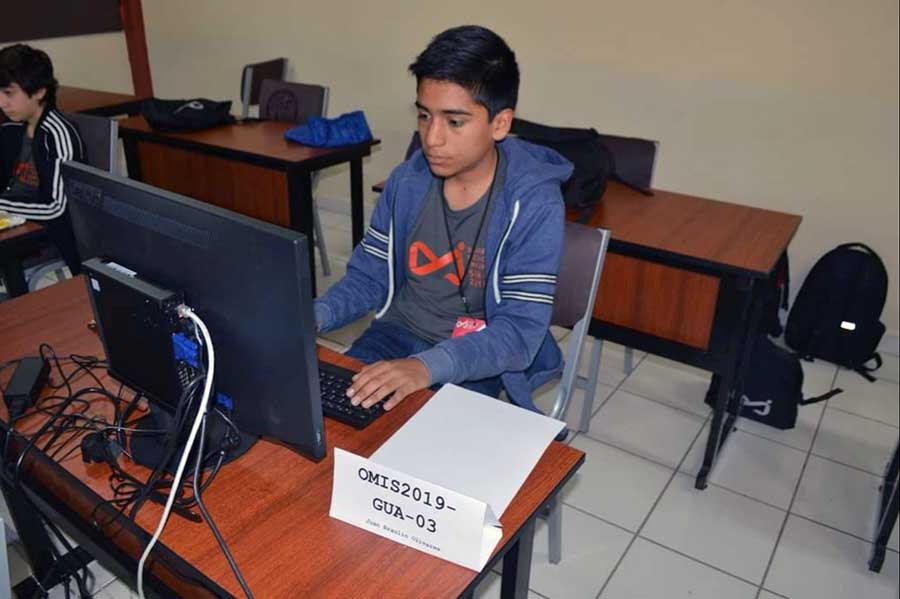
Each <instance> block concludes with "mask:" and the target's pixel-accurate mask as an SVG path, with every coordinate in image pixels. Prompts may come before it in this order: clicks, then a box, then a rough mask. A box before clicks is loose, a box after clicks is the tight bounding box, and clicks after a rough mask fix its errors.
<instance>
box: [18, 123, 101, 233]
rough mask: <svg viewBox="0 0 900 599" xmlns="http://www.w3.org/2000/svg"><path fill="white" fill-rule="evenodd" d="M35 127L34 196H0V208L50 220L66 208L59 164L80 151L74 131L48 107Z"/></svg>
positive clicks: (76, 155) (80, 143)
mask: <svg viewBox="0 0 900 599" xmlns="http://www.w3.org/2000/svg"><path fill="white" fill-rule="evenodd" d="M39 127H40V135H39V136H38V135H37V134H36V135H35V138H36V139H35V141H36V143H35V153H34V155H33V158H34V161H35V166H36V168H37V170H38V176H39V178H40V181H39V184H38V187H39V189H38V196H37V197H36V198H35V199H34V201H31V202H29V201H22V200H21V199H17V198H10V199H3V198H0V210H6V211H7V212H11V213H15V214H21V215H22V216H24V217H26V218H29V219H32V220H52V219H54V218H58V217H60V216H62V214H63V212H65V210H66V192H65V184H64V181H63V178H62V172H61V170H60V166H61V165H62V163H63V162H65V161H67V160H80V159H81V158H82V156H83V155H84V151H83V147H82V142H81V137H80V136H79V135H78V132H77V131H76V130H75V128H74V127H73V126H72V125H71V124H70V123H69V122H68V121H66V120H65V119H63V117H62V116H60V114H59V113H58V112H57V111H55V110H52V109H51V110H49V111H48V112H47V114H46V115H45V116H44V118H43V119H42V120H41V122H40V125H39ZM24 143H29V141H28V140H25V141H24Z"/></svg>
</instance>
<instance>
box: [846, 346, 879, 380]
mask: <svg viewBox="0 0 900 599" xmlns="http://www.w3.org/2000/svg"><path fill="white" fill-rule="evenodd" d="M872 360H875V366H866V364H868V363H869V362H871V361H872ZM882 364H883V362H882V361H881V354H879V353H878V352H875V353H874V354H872V355H871V356H869V359H868V360H866V361H865V362H863V363H862V364H860V365H859V366H857V367H856V368H854V369H853V372H855V373H857V374H858V375H859V376H861V377H863V378H864V379H866V380H867V381H869V382H870V383H874V382H875V377H874V376H872V375H871V374H869V373H870V372H875V371H876V370H878V369H879V368H881V365H882Z"/></svg>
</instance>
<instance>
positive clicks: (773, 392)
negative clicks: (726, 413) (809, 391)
mask: <svg viewBox="0 0 900 599" xmlns="http://www.w3.org/2000/svg"><path fill="white" fill-rule="evenodd" d="M719 384H720V381H719V377H718V375H715V376H713V377H712V381H711V382H710V384H709V390H708V391H707V392H706V400H705V401H706V403H707V404H709V405H710V406H713V405H715V401H716V397H717V395H718V393H719ZM841 392H842V390H841V389H834V390H832V391H829V392H828V393H825V394H824V395H820V396H818V397H809V398H805V399H804V397H803V367H802V366H801V365H800V359H799V358H798V357H797V356H796V354H792V353H791V352H789V351H787V350H786V349H783V348H781V347H779V346H777V345H775V344H774V343H773V342H772V340H771V339H769V337H768V336H767V335H765V334H762V335H760V336H759V337H758V338H757V340H756V343H755V344H754V346H753V355H752V356H751V357H750V365H749V369H748V370H747V372H746V373H745V374H744V388H743V393H741V396H740V398H739V399H740V401H741V417H742V418H749V419H750V420H756V421H757V422H762V423H763V424H767V425H769V426H773V427H775V428H780V429H783V430H784V429H789V428H794V425H795V424H796V423H797V407H798V406H805V405H809V404H814V403H817V402H820V401H825V400H826V399H829V398H831V397H834V396H835V395H837V394H838V393H841Z"/></svg>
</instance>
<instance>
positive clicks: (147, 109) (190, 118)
mask: <svg viewBox="0 0 900 599" xmlns="http://www.w3.org/2000/svg"><path fill="white" fill-rule="evenodd" d="M141 115H142V116H143V117H144V118H145V119H147V122H148V123H149V124H150V126H151V127H153V128H154V129H158V130H160V131H199V130H201V129H209V128H211V127H215V126H217V125H227V124H230V123H233V122H234V117H233V116H231V101H227V102H215V101H213V100H207V99H206V98H195V99H193V100H160V99H158V98H149V99H147V100H144V101H143V102H142V103H141Z"/></svg>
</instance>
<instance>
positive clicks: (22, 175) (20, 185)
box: [2, 136, 38, 200]
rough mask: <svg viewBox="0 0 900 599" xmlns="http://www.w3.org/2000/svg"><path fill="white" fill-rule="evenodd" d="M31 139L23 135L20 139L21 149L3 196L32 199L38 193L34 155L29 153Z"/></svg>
mask: <svg viewBox="0 0 900 599" xmlns="http://www.w3.org/2000/svg"><path fill="white" fill-rule="evenodd" d="M31 146H32V141H31V138H30V137H27V136H25V137H24V138H23V139H22V149H21V150H20V151H19V159H18V160H17V161H16V163H15V165H14V166H13V174H12V177H11V178H10V180H9V181H8V183H9V187H7V188H6V189H5V190H4V191H3V193H2V195H3V197H5V198H13V199H15V198H20V199H29V200H33V199H34V198H36V197H37V195H38V174H37V167H35V165H34V157H33V156H32V155H31Z"/></svg>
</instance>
